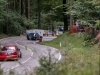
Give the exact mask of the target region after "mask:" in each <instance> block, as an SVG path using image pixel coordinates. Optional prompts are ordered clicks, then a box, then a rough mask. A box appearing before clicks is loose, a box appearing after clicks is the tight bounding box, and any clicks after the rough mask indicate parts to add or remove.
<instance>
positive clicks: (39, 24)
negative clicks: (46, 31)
mask: <svg viewBox="0 0 100 75" xmlns="http://www.w3.org/2000/svg"><path fill="white" fill-rule="evenodd" d="M37 5H38V15H37V16H38V29H41V9H40V0H37Z"/></svg>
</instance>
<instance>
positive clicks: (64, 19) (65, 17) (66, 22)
mask: <svg viewBox="0 0 100 75" xmlns="http://www.w3.org/2000/svg"><path fill="white" fill-rule="evenodd" d="M65 5H66V0H63V21H64V32H66V31H68V19H67V15H65V12H66V10H67V8H66V6H65Z"/></svg>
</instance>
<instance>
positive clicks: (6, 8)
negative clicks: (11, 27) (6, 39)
mask: <svg viewBox="0 0 100 75" xmlns="http://www.w3.org/2000/svg"><path fill="white" fill-rule="evenodd" d="M6 2H7V4H6V6H5V10H6V13H8V0H6ZM5 22H6V26H5V27H4V32H5V33H6V34H8V17H7V16H5ZM5 29H6V30H5Z"/></svg>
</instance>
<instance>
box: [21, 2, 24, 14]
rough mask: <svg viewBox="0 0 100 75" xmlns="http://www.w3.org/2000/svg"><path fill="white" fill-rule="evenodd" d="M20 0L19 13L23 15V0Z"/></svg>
mask: <svg viewBox="0 0 100 75" xmlns="http://www.w3.org/2000/svg"><path fill="white" fill-rule="evenodd" d="M20 2H21V5H20V11H21V12H20V13H21V15H23V14H24V7H23V5H24V4H23V0H21V1H20Z"/></svg>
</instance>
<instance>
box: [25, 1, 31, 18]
mask: <svg viewBox="0 0 100 75" xmlns="http://www.w3.org/2000/svg"><path fill="white" fill-rule="evenodd" d="M25 15H26V17H27V19H30V0H25Z"/></svg>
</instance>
